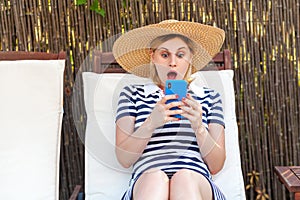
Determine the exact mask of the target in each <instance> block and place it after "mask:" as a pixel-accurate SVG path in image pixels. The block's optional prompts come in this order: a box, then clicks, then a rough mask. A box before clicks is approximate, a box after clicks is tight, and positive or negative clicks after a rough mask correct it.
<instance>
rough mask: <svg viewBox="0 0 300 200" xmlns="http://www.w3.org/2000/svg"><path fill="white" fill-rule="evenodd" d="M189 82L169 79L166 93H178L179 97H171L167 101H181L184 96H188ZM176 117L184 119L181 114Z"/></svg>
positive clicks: (174, 108)
mask: <svg viewBox="0 0 300 200" xmlns="http://www.w3.org/2000/svg"><path fill="white" fill-rule="evenodd" d="M187 87H188V85H187V82H186V81H185V80H167V81H166V85H165V95H170V94H177V95H178V98H177V99H171V100H168V101H167V104H168V103H170V102H174V101H181V100H182V98H183V97H186V93H187ZM176 109H179V108H177V107H173V108H171V110H176ZM174 117H176V118H179V119H182V118H183V117H182V116H181V115H179V114H176V115H174Z"/></svg>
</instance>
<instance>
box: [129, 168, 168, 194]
mask: <svg viewBox="0 0 300 200" xmlns="http://www.w3.org/2000/svg"><path fill="white" fill-rule="evenodd" d="M168 198H169V178H168V176H167V175H166V174H165V173H164V172H163V171H161V170H159V169H150V170H147V171H146V172H144V173H143V174H142V175H141V176H140V177H139V178H138V180H137V181H136V183H135V185H134V188H133V199H134V200H140V199H142V200H147V199H151V200H152V199H160V200H164V199H165V200H167V199H168Z"/></svg>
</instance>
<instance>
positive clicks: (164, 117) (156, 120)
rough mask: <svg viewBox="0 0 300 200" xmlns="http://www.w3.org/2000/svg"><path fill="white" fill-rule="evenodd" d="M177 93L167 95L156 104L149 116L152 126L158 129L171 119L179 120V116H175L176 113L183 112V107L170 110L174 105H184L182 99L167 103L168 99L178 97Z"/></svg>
mask: <svg viewBox="0 0 300 200" xmlns="http://www.w3.org/2000/svg"><path fill="white" fill-rule="evenodd" d="M177 98H178V96H177V95H166V96H164V97H163V98H162V99H161V100H160V101H158V102H157V103H156V105H155V106H154V108H153V110H152V113H151V114H150V115H149V117H148V118H147V120H148V122H149V124H150V126H151V127H152V128H153V129H156V128H158V127H160V126H162V125H164V124H165V123H167V122H170V121H178V120H179V119H178V118H175V117H173V116H172V115H175V114H182V113H183V111H182V110H181V109H176V110H170V109H171V108H173V107H180V106H183V103H182V102H181V101H174V102H171V103H168V104H167V103H166V102H167V100H171V99H177Z"/></svg>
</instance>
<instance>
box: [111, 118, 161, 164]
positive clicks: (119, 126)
mask: <svg viewBox="0 0 300 200" xmlns="http://www.w3.org/2000/svg"><path fill="white" fill-rule="evenodd" d="M134 123H135V117H130V116H126V117H122V118H120V119H119V120H118V121H117V123H116V155H117V158H118V161H119V162H120V164H121V165H122V166H123V167H125V168H129V167H130V166H131V165H132V164H133V163H135V162H136V161H137V159H138V158H139V157H140V156H141V154H142V153H143V151H144V149H145V148H146V146H147V144H148V142H149V140H150V138H151V135H152V133H153V131H154V129H155V128H154V127H153V126H151V123H150V122H149V120H148V119H147V120H145V122H144V123H143V124H142V125H141V126H140V127H139V128H138V129H137V130H136V131H135V132H133V130H134Z"/></svg>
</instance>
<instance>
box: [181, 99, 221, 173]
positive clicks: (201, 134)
mask: <svg viewBox="0 0 300 200" xmlns="http://www.w3.org/2000/svg"><path fill="white" fill-rule="evenodd" d="M183 102H184V103H185V105H186V106H183V107H181V109H182V110H183V111H184V113H183V114H182V115H183V116H184V117H186V118H188V119H189V121H190V122H191V127H192V129H193V130H194V131H195V134H196V138H197V143H198V146H199V149H200V152H201V155H202V157H203V159H204V161H205V163H206V164H207V166H208V168H209V170H210V172H211V173H212V174H216V173H218V172H219V171H220V170H221V169H222V168H223V165H224V162H225V158H226V152H225V136H224V127H223V125H221V124H217V123H210V124H208V130H207V129H206V128H205V126H204V125H203V124H202V106H201V104H200V103H198V102H197V101H196V100H195V99H194V98H193V97H192V96H191V95H187V98H186V99H183Z"/></svg>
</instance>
